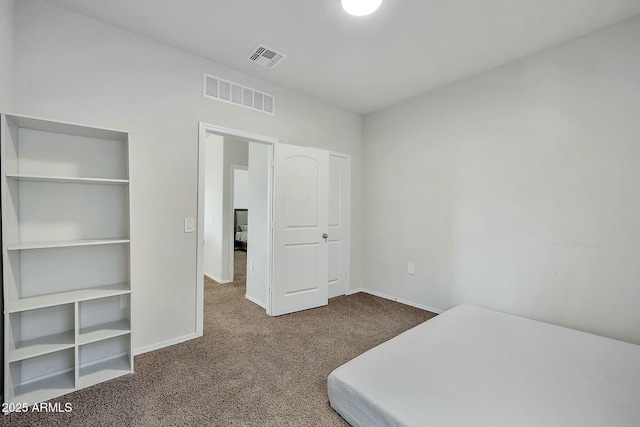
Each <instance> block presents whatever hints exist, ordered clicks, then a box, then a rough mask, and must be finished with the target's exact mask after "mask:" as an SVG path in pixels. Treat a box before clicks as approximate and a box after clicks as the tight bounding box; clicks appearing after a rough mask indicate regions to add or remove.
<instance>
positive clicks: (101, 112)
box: [14, 0, 362, 351]
mask: <svg viewBox="0 0 640 427" xmlns="http://www.w3.org/2000/svg"><path fill="white" fill-rule="evenodd" d="M15 29H16V32H15V70H14V111H15V112H16V113H22V114H28V115H34V116H41V117H48V118H52V119H60V120H65V121H73V122H79V123H86V124H90V125H96V126H105V127H113V128H122V129H126V130H129V131H131V132H132V140H131V179H132V184H131V186H132V188H131V189H132V221H133V222H132V240H133V243H134V244H133V245H132V248H133V250H132V257H133V266H132V276H133V286H134V292H135V293H136V298H135V299H134V306H133V313H134V315H133V317H134V319H133V320H134V322H135V330H134V341H135V346H136V349H137V350H138V351H140V350H148V349H150V348H153V347H154V346H157V345H162V344H163V343H169V342H172V341H175V340H179V339H181V338H187V337H189V336H192V335H193V334H194V333H195V318H196V314H195V313H196V302H195V301H196V244H197V242H196V233H184V217H187V216H190V217H195V216H196V213H197V212H196V211H197V176H198V122H200V121H202V122H206V123H211V124H214V125H219V126H225V127H229V128H233V129H240V130H244V131H247V132H252V133H257V134H261V135H266V136H271V137H275V138H278V139H279V140H280V141H281V142H284V143H289V144H300V145H311V146H316V147H320V148H325V149H329V150H336V151H342V152H346V153H350V154H352V156H353V172H354V173H353V175H354V182H353V189H354V191H353V196H352V197H353V200H352V203H353V206H354V211H353V213H352V215H353V224H354V227H353V230H352V233H353V237H354V242H359V241H360V233H361V227H360V226H359V223H358V220H359V218H360V214H361V203H360V185H361V171H362V118H361V117H360V116H358V115H356V114H352V113H350V112H347V111H345V110H342V109H340V108H336V107H332V106H329V105H327V104H324V103H322V102H319V101H315V100H313V99H311V98H309V97H307V96H304V95H301V94H298V93H295V92H292V91H289V90H286V89H283V88H281V87H279V86H275V85H271V84H268V83H266V82H264V81H262V80H259V79H256V78H252V77H249V76H247V75H244V74H241V73H238V72H236V71H234V70H231V69H229V68H227V67H224V66H222V65H219V64H217V63H214V62H211V61H207V60H205V59H203V58H201V57H198V56H195V55H191V54H188V53H185V52H182V51H180V50H177V49H174V48H171V47H168V46H166V45H162V44H160V43H156V42H153V41H151V40H149V39H147V38H144V37H140V36H137V35H134V34H132V33H129V32H126V31H123V30H121V29H118V28H115V27H113V26H110V25H107V24H104V23H101V22H99V21H97V20H94V19H90V18H86V17H84V16H82V15H79V14H76V13H74V12H71V11H68V10H67V9H64V8H62V7H59V6H57V5H55V4H52V3H48V2H44V1H41V0H21V1H19V2H16V21H15ZM212 42H215V41H212ZM203 72H208V73H211V74H214V75H218V76H220V77H224V78H226V79H230V80H232V81H236V82H238V83H241V84H244V85H247V86H251V87H255V88H256V89H259V90H262V91H264V92H268V93H272V94H274V95H275V96H276V98H277V112H276V115H275V116H271V115H267V114H263V113H259V112H255V111H251V110H247V109H244V108H241V107H237V106H234V105H230V104H226V103H221V102H216V101H214V100H210V99H204V98H203V97H202V73H203ZM352 250H353V253H352V260H353V263H354V268H353V270H352V277H353V280H354V282H355V285H354V286H355V287H358V286H359V282H360V272H361V267H360V265H359V262H360V260H361V256H360V252H359V251H360V245H359V244H354V245H353V247H352Z"/></svg>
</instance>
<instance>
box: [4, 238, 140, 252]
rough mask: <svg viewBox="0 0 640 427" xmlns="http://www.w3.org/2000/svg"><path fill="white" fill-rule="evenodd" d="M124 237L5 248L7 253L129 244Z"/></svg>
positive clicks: (19, 244) (35, 243)
mask: <svg viewBox="0 0 640 427" xmlns="http://www.w3.org/2000/svg"><path fill="white" fill-rule="evenodd" d="M129 242H130V240H129V239H128V238H126V237H120V238H115V239H88V240H64V241H59V242H30V243H18V244H17V245H11V246H8V247H7V250H8V251H22V250H29V249H51V248H71V247H78V246H96V245H114V244H120V243H129Z"/></svg>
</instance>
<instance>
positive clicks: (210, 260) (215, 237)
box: [203, 134, 224, 282]
mask: <svg viewBox="0 0 640 427" xmlns="http://www.w3.org/2000/svg"><path fill="white" fill-rule="evenodd" d="M223 149H224V138H223V137H221V136H219V135H212V134H209V135H207V139H206V140H205V173H204V181H205V184H204V251H203V262H204V274H205V275H207V276H208V277H209V278H211V279H213V280H215V281H217V282H220V281H222V279H221V277H222V250H223V249H222V218H223V204H222V188H223V180H222V176H223V171H224V168H223V160H224V154H223V153H224V151H223Z"/></svg>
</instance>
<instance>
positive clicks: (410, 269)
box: [407, 262, 416, 274]
mask: <svg viewBox="0 0 640 427" xmlns="http://www.w3.org/2000/svg"><path fill="white" fill-rule="evenodd" d="M407 273H409V274H416V266H415V265H414V264H413V263H412V262H410V263H409V264H408V265H407Z"/></svg>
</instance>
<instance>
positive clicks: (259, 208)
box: [196, 123, 351, 334]
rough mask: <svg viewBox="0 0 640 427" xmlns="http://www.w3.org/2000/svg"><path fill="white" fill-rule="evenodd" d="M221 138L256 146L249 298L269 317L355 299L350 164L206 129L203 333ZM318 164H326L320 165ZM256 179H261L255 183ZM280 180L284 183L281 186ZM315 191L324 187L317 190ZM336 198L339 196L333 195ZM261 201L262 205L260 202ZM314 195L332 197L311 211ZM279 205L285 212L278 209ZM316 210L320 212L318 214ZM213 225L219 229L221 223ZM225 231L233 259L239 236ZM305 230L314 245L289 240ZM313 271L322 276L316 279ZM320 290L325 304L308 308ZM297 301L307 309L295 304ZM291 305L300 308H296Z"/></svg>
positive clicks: (201, 219)
mask: <svg viewBox="0 0 640 427" xmlns="http://www.w3.org/2000/svg"><path fill="white" fill-rule="evenodd" d="M221 137H222V138H223V139H224V138H232V139H235V140H242V141H245V142H247V143H248V144H249V150H248V155H249V165H250V166H249V169H248V172H249V177H248V180H249V190H248V193H249V198H248V209H247V210H248V226H249V230H250V232H249V238H248V240H249V242H248V244H247V269H246V273H247V282H246V294H245V297H246V298H247V299H249V300H251V301H252V302H254V303H256V304H258V305H260V306H262V307H263V308H264V309H265V310H266V312H267V314H268V315H279V314H284V313H285V312H293V311H299V310H302V309H305V308H312V306H319V305H324V304H327V300H328V298H329V294H330V295H331V296H332V297H333V296H337V295H344V294H346V293H348V290H349V264H350V262H349V253H350V248H349V246H350V242H349V240H350V239H349V231H350V224H349V211H350V210H349V205H350V190H349V189H350V176H349V175H350V162H351V159H350V156H349V155H346V154H341V153H335V152H329V151H326V150H322V149H315V148H311V147H303V146H297V145H296V146H290V145H287V144H280V143H278V141H277V140H276V139H275V138H271V137H265V136H261V135H256V134H251V133H247V132H243V131H237V130H234V129H229V128H223V127H219V126H215V125H209V124H205V123H201V124H200V139H199V141H200V142H199V152H198V153H199V163H198V164H199V172H198V176H199V177H198V239H197V242H198V244H197V250H196V252H197V292H196V299H197V300H196V304H197V318H196V322H197V325H196V328H197V331H198V333H199V334H202V328H203V303H204V298H203V294H204V260H203V252H204V245H205V244H206V242H207V240H206V238H205V236H204V224H205V220H206V221H211V219H210V218H208V217H207V216H206V215H205V212H204V204H205V203H204V185H203V183H204V172H205V168H204V166H205V164H204V161H205V158H206V156H205V153H206V141H207V139H208V138H221ZM276 152H277V153H279V154H278V155H277V156H276V155H275V154H274V153H276ZM287 153H289V154H291V155H289V154H287ZM315 156H318V157H316V159H315V160H313V158H314V157H315ZM316 160H318V162H317V163H316ZM310 161H311V163H310ZM314 164H315V165H316V166H318V167H319V168H318V169H317V172H318V173H310V171H311V169H313V168H314V167H315V166H313V165H314ZM308 166H312V168H311V169H310V168H309V167H308ZM321 171H322V172H321ZM254 174H257V176H259V177H260V179H258V180H254V181H252V176H255V175H254ZM276 175H277V176H279V177H280V178H279V179H276V178H275V177H276ZM314 177H315V178H314ZM278 182H279V183H280V184H278V185H279V186H280V187H278V188H279V189H278V190H277V191H278V194H279V196H278V197H277V198H276V197H274V192H275V191H276V190H275V189H276V187H277V186H276V184H277V183H278ZM313 183H315V184H313ZM309 185H310V187H309ZM314 185H319V186H316V187H315V190H314ZM227 188H229V187H227ZM229 192H230V189H229ZM329 192H330V193H331V194H328V193H329ZM254 193H255V194H259V195H260V197H252V194H254ZM255 194H254V195H255ZM312 194H316V195H319V194H325V195H326V197H325V196H322V197H320V198H316V199H315V202H313V203H306V202H305V201H309V202H311V201H312V199H313V198H310V197H311V195H312ZM321 199H322V200H323V201H321ZM276 201H278V206H279V208H276V206H275V205H274V204H275V203H276ZM311 206H315V208H313V209H312V208H311ZM283 208H284V209H283ZM310 209H311V210H310ZM314 209H315V211H314ZM227 212H228V214H227V218H228V221H229V223H231V224H232V222H233V220H232V218H233V214H232V213H231V209H229V210H227ZM314 212H315V214H314ZM320 217H322V218H324V219H323V220H322V221H321V222H320V223H317V226H315V227H311V225H313V221H309V220H313V218H316V219H318V218H320ZM285 218H286V219H285ZM213 221H214V223H215V218H214V219H213ZM223 221H224V219H223ZM283 221H284V222H283ZM321 223H324V225H322V224H321ZM225 229H226V230H227V235H228V237H227V240H226V244H225V247H228V248H230V251H229V252H227V253H228V254H229V253H231V250H232V249H233V246H234V240H235V239H234V237H233V234H234V233H232V231H233V230H234V228H233V226H232V225H231V226H229V227H227V228H225ZM303 229H307V231H308V233H306V232H305V233H302V234H305V235H308V236H309V238H310V239H309V240H308V241H304V242H303V241H302V240H300V241H296V242H294V241H289V240H287V239H288V237H287V236H292V232H295V233H298V232H299V231H304V230H303ZM321 229H322V230H321ZM318 232H319V233H318ZM327 232H329V234H328V233H327ZM298 234H300V233H298ZM276 236H277V240H278V241H277V242H276ZM296 239H297V238H296ZM305 239H307V237H305ZM276 243H277V244H276ZM314 248H317V249H318V251H317V252H316V250H315V249H314ZM225 252H226V251H225ZM320 252H322V253H323V254H320ZM276 253H277V254H278V259H277V260H275V256H276ZM314 260H315V261H314ZM223 264H224V265H225V266H226V268H227V271H228V272H230V271H233V262H232V257H231V256H227V262H225V263H223ZM305 266H306V267H305ZM314 266H315V267H314ZM312 270H315V271H316V273H318V274H311V273H312ZM276 276H277V277H276ZM329 289H331V291H329ZM315 290H317V291H318V292H317V294H318V296H319V297H318V298H317V301H315V302H311V301H307V299H309V298H306V297H307V296H308V295H309V294H311V293H312V292H316V291H315ZM275 297H278V298H279V299H278V301H277V302H278V304H275V303H274V301H275V299H274V298H275ZM294 299H296V300H299V301H298V302H293V300H294ZM285 301H286V302H285ZM289 301H292V303H291V304H289ZM283 303H284V304H283ZM274 304H275V306H274ZM287 304H288V305H289V306H287ZM305 305H306V307H305ZM274 307H275V308H274ZM283 307H284V310H283Z"/></svg>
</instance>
